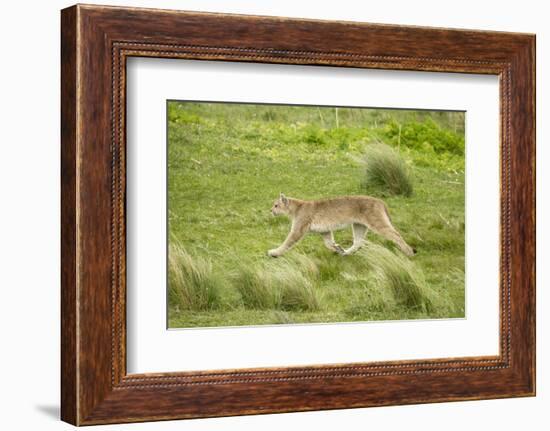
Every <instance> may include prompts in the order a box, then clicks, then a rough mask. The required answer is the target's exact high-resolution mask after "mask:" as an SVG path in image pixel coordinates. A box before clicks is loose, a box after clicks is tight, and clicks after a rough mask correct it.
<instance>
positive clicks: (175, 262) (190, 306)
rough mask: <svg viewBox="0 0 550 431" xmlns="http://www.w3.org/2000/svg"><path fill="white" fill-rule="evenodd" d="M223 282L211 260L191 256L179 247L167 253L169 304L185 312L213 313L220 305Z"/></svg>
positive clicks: (173, 244) (172, 245)
mask: <svg viewBox="0 0 550 431" xmlns="http://www.w3.org/2000/svg"><path fill="white" fill-rule="evenodd" d="M222 288H223V286H222V280H221V279H220V278H219V277H218V276H217V275H216V274H215V273H214V272H213V270H212V263H211V262H210V261H209V260H206V259H203V258H200V257H193V256H191V255H190V254H189V253H188V252H187V251H186V250H185V248H184V247H182V246H181V245H179V244H177V243H172V244H170V247H169V250H168V301H169V303H170V305H171V306H175V307H177V308H180V309H183V310H193V311H201V310H211V309H214V308H217V307H218V306H219V305H220V303H221V295H220V292H221V289H222Z"/></svg>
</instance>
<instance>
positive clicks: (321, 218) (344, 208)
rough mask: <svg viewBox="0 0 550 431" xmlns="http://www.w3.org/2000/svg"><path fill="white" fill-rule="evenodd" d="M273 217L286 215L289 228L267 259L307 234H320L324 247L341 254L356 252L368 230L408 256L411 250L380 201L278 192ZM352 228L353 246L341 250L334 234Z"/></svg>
mask: <svg viewBox="0 0 550 431" xmlns="http://www.w3.org/2000/svg"><path fill="white" fill-rule="evenodd" d="M271 212H272V213H273V215H286V216H288V217H289V218H290V220H291V221H292V227H291V229H290V233H289V234H288V236H287V238H286V239H285V241H284V242H283V243H282V244H281V245H280V246H279V247H277V248H275V249H272V250H269V251H268V252H267V253H268V255H269V256H272V257H277V256H282V255H283V254H284V253H285V252H286V251H288V250H289V249H290V248H291V247H292V246H293V245H294V244H296V243H297V242H298V241H300V240H301V239H302V238H303V236H304V235H305V234H306V233H308V232H315V233H319V234H321V236H322V237H323V241H324V243H325V246H326V247H327V248H329V249H330V250H332V251H335V252H337V253H339V254H342V255H349V254H352V253H355V252H356V251H357V250H359V248H361V246H362V245H363V243H364V238H365V235H366V233H367V230H368V229H371V230H372V231H374V232H375V233H377V234H379V235H381V236H383V237H384V238H386V239H389V240H391V241H393V242H394V243H395V244H396V245H397V246H398V247H399V248H400V249H401V251H403V253H405V254H406V255H407V256H412V255H413V254H414V250H413V249H412V248H411V247H410V246H409V245H408V244H407V243H406V242H405V241H404V240H403V238H402V237H401V235H400V234H399V232H397V230H396V229H395V228H394V227H393V226H392V224H391V220H390V217H389V214H388V209H387V208H386V205H385V204H384V202H382V201H381V200H380V199H377V198H373V197H370V196H341V197H335V198H330V199H321V200H312V201H306V200H300V199H293V198H287V197H286V196H285V195H284V194H282V193H281V196H280V197H279V199H277V200H276V201H275V202H274V204H273V207H272V208H271ZM350 225H351V227H352V229H353V245H352V246H351V247H350V248H348V249H347V250H344V249H343V248H342V247H340V246H339V245H338V244H336V243H335V242H334V237H333V231H335V230H339V229H343V228H345V227H347V226H350Z"/></svg>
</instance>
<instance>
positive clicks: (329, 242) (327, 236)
mask: <svg viewBox="0 0 550 431" xmlns="http://www.w3.org/2000/svg"><path fill="white" fill-rule="evenodd" d="M321 235H322V237H323V241H324V243H325V246H326V247H327V248H328V249H329V250H332V251H334V252H336V253H338V254H344V249H343V248H342V247H341V246H339V245H338V244H336V243H335V242H334V235H333V233H332V231H330V232H323V233H322V234H321Z"/></svg>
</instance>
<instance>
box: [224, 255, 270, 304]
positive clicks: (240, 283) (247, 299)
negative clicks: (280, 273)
mask: <svg viewBox="0 0 550 431" xmlns="http://www.w3.org/2000/svg"><path fill="white" fill-rule="evenodd" d="M234 285H235V287H236V289H237V291H238V292H239V294H240V295H241V299H242V303H243V305H244V306H245V307H246V308H252V309H258V310H268V309H273V308H277V305H278V304H279V303H280V292H279V291H278V290H275V289H273V287H272V279H271V277H269V275H268V274H267V273H266V272H265V271H262V270H261V268H259V267H257V266H255V265H254V264H252V263H243V264H241V265H240V267H239V268H238V269H237V273H236V275H235V277H234Z"/></svg>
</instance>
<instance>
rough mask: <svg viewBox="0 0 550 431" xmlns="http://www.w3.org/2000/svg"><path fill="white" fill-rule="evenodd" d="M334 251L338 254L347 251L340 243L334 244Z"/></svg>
mask: <svg viewBox="0 0 550 431" xmlns="http://www.w3.org/2000/svg"><path fill="white" fill-rule="evenodd" d="M334 251H335V252H336V253H338V254H342V255H343V254H344V253H345V252H346V251H345V250H344V249H343V248H342V246H340V245H338V244H334Z"/></svg>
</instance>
